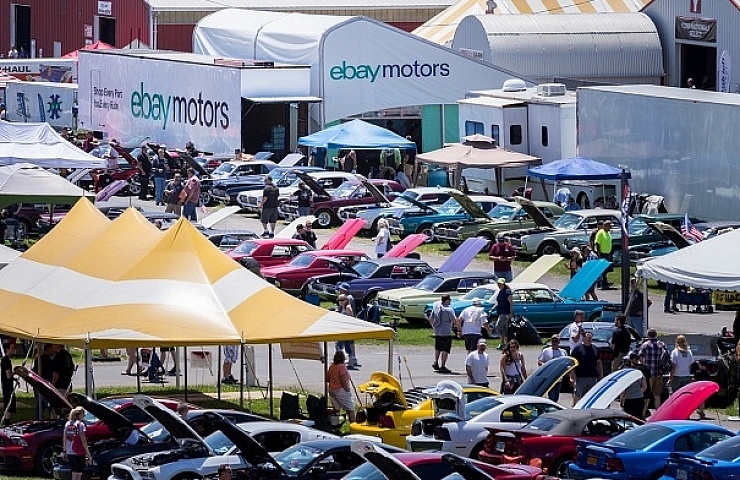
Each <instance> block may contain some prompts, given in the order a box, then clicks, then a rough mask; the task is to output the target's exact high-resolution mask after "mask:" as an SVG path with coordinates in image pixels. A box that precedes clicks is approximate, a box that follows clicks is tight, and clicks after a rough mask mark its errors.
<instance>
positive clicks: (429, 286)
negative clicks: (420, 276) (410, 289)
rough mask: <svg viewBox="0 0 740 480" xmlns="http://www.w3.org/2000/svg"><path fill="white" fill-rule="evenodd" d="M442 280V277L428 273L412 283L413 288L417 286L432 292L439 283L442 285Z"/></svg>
mask: <svg viewBox="0 0 740 480" xmlns="http://www.w3.org/2000/svg"><path fill="white" fill-rule="evenodd" d="M442 282H444V278H442V277H438V276H436V275H429V276H428V277H426V278H425V279H424V280H422V281H421V282H419V283H417V284H416V285H414V288H418V289H419V290H426V291H427V292H433V291H435V290H436V289H438V288H439V286H440V285H442Z"/></svg>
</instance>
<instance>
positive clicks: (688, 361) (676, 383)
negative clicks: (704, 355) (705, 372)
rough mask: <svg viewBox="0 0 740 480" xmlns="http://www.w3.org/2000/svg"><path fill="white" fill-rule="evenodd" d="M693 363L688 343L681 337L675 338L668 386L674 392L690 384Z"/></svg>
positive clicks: (692, 355)
mask: <svg viewBox="0 0 740 480" xmlns="http://www.w3.org/2000/svg"><path fill="white" fill-rule="evenodd" d="M693 363H694V354H693V353H691V349H690V348H689V342H688V341H687V340H686V337H685V336H683V335H678V336H677V337H676V348H674V349H673V351H672V352H671V374H670V376H669V378H668V384H669V385H670V386H671V390H672V391H673V392H675V391H676V390H678V389H679V388H681V387H683V386H684V385H688V384H689V383H691V365H692V364H693Z"/></svg>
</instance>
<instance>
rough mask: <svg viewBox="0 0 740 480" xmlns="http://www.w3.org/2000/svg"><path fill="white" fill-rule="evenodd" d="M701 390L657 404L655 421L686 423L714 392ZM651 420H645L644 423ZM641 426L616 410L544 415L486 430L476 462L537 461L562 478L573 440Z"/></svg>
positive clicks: (571, 456)
mask: <svg viewBox="0 0 740 480" xmlns="http://www.w3.org/2000/svg"><path fill="white" fill-rule="evenodd" d="M703 387H704V386H703V385H701V386H700V388H696V387H694V386H692V388H691V389H690V390H691V391H690V392H686V394H683V392H682V393H681V394H679V395H678V396H677V397H676V398H675V400H674V401H671V402H666V403H665V404H663V405H661V406H660V408H658V410H657V411H656V412H655V413H656V415H655V418H656V419H657V418H663V419H667V420H688V418H689V417H688V415H687V414H690V413H691V412H693V411H694V410H695V409H696V408H697V407H698V406H699V405H700V404H701V403H702V401H704V400H706V399H707V398H708V397H709V396H711V395H712V394H713V393H712V392H715V391H716V388H703ZM679 403H680V404H686V405H682V406H681V405H678V404H679ZM651 421H652V420H651V419H648V422H651ZM643 423H644V422H643V421H642V420H638V419H636V418H633V417H632V416H630V415H629V414H627V413H625V412H624V411H623V410H618V409H595V408H586V409H576V410H561V411H558V412H552V413H546V414H544V415H542V416H541V417H539V418H537V419H535V420H533V421H532V422H531V423H529V424H527V425H525V426H524V427H522V428H521V429H519V430H514V431H500V430H496V429H494V428H489V429H488V430H489V433H488V438H487V439H486V444H485V446H484V447H483V451H482V452H480V454H479V455H478V459H479V460H481V461H484V462H489V463H492V464H494V465H497V464H499V463H520V464H523V465H529V464H530V462H532V461H533V460H534V459H539V460H540V462H541V465H542V468H543V471H544V473H548V474H550V475H555V476H559V477H565V476H566V475H567V472H568V464H569V463H570V462H572V461H573V460H575V457H576V438H586V439H590V440H593V441H594V442H603V441H605V440H608V439H609V438H611V437H614V436H616V435H619V434H620V433H623V432H626V431H627V430H631V429H633V428H636V427H637V426H638V425H641V424H643Z"/></svg>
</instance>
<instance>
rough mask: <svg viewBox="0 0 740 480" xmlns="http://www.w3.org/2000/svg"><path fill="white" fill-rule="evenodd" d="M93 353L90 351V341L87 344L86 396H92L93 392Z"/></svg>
mask: <svg viewBox="0 0 740 480" xmlns="http://www.w3.org/2000/svg"><path fill="white" fill-rule="evenodd" d="M92 374H93V373H92V351H91V350H90V340H89V337H88V341H86V342H85V395H87V396H88V397H90V396H91V391H92Z"/></svg>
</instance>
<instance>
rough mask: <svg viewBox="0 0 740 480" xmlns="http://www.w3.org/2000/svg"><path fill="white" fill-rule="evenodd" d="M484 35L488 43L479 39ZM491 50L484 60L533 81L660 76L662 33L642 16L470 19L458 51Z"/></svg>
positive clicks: (455, 44)
mask: <svg viewBox="0 0 740 480" xmlns="http://www.w3.org/2000/svg"><path fill="white" fill-rule="evenodd" d="M481 32H484V34H485V35H486V36H487V42H485V41H483V39H481V38H475V37H477V36H478V37H479V36H480V35H482V34H483V33H481ZM486 44H487V45H488V47H489V48H490V52H484V57H483V58H484V59H487V60H488V61H490V62H491V63H493V64H495V65H497V66H500V67H502V68H506V69H509V70H512V71H515V72H518V73H520V74H521V75H524V76H528V77H530V78H552V77H567V78H580V79H597V78H603V77H612V78H619V77H660V76H662V75H663V74H664V70H663V58H662V49H661V45H660V39H659V37H658V32H657V29H656V27H655V24H653V22H652V20H650V18H649V17H648V16H647V15H645V14H642V13H602V14H564V15H507V16H504V15H482V16H477V17H467V18H465V19H464V20H463V21H462V22H461V23H460V26H459V27H458V29H457V32H456V34H455V38H454V40H453V43H452V48H453V49H454V50H459V49H460V48H481V45H486Z"/></svg>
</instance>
